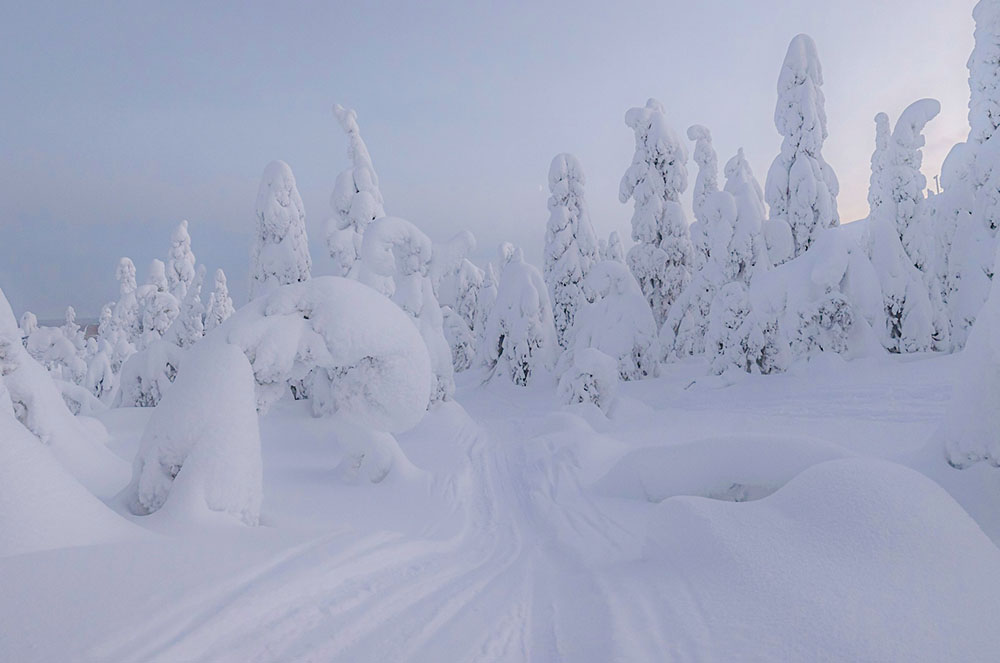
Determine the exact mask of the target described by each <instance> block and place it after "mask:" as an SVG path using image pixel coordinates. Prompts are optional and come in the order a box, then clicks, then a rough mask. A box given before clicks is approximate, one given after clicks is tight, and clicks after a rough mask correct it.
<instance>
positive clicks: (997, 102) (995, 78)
mask: <svg viewBox="0 0 1000 663" xmlns="http://www.w3.org/2000/svg"><path fill="white" fill-rule="evenodd" d="M972 18H973V19H975V21H976V29H975V32H974V33H973V38H974V39H975V46H974V47H973V49H972V54H971V55H970V56H969V61H968V63H967V65H966V66H967V67H968V68H969V92H970V94H969V127H970V129H971V130H970V132H969V141H970V142H972V143H976V144H980V145H982V144H983V143H985V142H987V141H988V140H990V139H991V138H992V137H993V135H994V134H995V133H996V132H997V128H998V127H1000V66H998V63H1000V5H998V4H997V3H996V2H995V0H980V1H979V2H978V3H976V6H975V7H974V8H973V10H972Z"/></svg>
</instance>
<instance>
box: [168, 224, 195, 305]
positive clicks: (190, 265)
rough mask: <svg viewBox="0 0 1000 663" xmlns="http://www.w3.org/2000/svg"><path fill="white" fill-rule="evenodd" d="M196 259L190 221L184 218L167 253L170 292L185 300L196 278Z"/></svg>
mask: <svg viewBox="0 0 1000 663" xmlns="http://www.w3.org/2000/svg"><path fill="white" fill-rule="evenodd" d="M194 265H195V259H194V253H192V252H191V235H190V234H188V222H187V220H186V219H185V220H183V221H181V222H180V224H179V225H178V226H177V228H175V229H174V233H173V235H171V236H170V251H169V253H168V255H167V286H168V288H169V290H170V294H172V295H173V296H174V297H176V298H177V299H178V301H183V300H184V297H185V296H186V295H187V291H188V288H189V287H190V286H191V283H192V282H193V281H194V278H195V269H194Z"/></svg>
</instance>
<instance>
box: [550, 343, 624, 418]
mask: <svg viewBox="0 0 1000 663" xmlns="http://www.w3.org/2000/svg"><path fill="white" fill-rule="evenodd" d="M617 392H618V363H617V362H616V361H615V360H614V358H613V357H609V356H608V355H606V354H604V353H603V352H601V351H600V350H595V349H594V348H584V349H583V350H581V351H579V352H577V353H575V354H574V356H573V363H572V364H571V365H570V366H569V368H568V369H567V370H566V371H565V372H564V373H563V374H562V377H561V378H559V397H560V398H561V399H562V401H563V402H564V403H566V404H567V405H573V404H576V403H593V404H594V405H596V406H597V407H598V408H600V409H601V411H602V412H604V413H605V414H607V413H608V412H609V411H610V410H611V406H612V405H613V404H614V401H615V396H616V395H617Z"/></svg>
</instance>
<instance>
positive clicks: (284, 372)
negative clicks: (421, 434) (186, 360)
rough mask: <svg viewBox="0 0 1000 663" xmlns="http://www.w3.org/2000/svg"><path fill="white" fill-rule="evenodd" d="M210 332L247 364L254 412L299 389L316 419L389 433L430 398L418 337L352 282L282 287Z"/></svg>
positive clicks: (393, 309) (389, 307) (419, 413)
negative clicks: (329, 417)
mask: <svg viewBox="0 0 1000 663" xmlns="http://www.w3.org/2000/svg"><path fill="white" fill-rule="evenodd" d="M213 333H214V334H217V335H219V336H222V337H223V338H225V339H226V340H228V342H229V343H232V344H233V345H236V346H238V347H240V348H241V349H242V350H243V352H244V354H245V355H246V356H247V358H248V359H249V360H250V364H251V365H252V366H253V373H254V377H255V379H256V381H257V406H258V409H259V410H261V411H262V412H263V411H266V410H267V409H268V408H269V407H270V406H271V405H273V404H274V403H275V402H277V401H278V400H279V399H280V398H282V397H283V396H284V395H285V394H287V393H289V391H290V388H291V386H292V385H302V384H305V385H306V392H307V394H308V396H309V398H310V399H311V401H312V403H311V404H312V408H313V412H314V414H316V415H317V416H320V415H329V414H333V413H336V414H337V415H338V416H341V417H349V418H351V419H352V420H354V421H355V423H357V424H358V425H362V426H366V427H369V428H373V429H375V430H380V431H384V432H390V433H396V432H401V431H404V430H407V429H409V428H411V427H413V426H414V425H416V423H417V422H418V421H420V419H421V418H422V417H423V415H424V412H425V411H426V408H427V404H428V402H429V400H430V385H431V381H432V373H431V360H430V357H429V355H428V352H427V346H426V345H425V344H424V341H423V339H422V338H421V336H420V332H419V331H417V328H416V327H415V326H414V325H413V323H412V322H411V320H410V318H409V317H408V316H407V315H406V313H405V312H403V310H402V309H400V308H399V307H398V306H396V305H395V304H393V303H392V302H391V301H389V300H388V299H387V298H385V297H384V296H382V295H381V294H379V293H378V292H376V291H375V290H373V289H371V288H369V287H368V286H366V285H363V284H361V283H359V282H357V281H354V280H350V279H345V278H340V277H336V276H323V277H317V278H314V279H310V280H309V281H305V282H303V283H294V284H291V285H286V286H282V287H280V288H277V289H275V290H274V291H272V292H270V293H269V294H267V295H266V296H264V297H259V298H257V299H255V300H253V301H252V302H250V303H249V304H247V305H246V306H244V307H243V308H241V309H240V310H239V311H237V312H236V313H234V314H233V315H232V316H231V317H230V318H229V319H228V320H226V322H225V323H223V325H222V326H221V327H218V328H217V330H216V331H215V332H213Z"/></svg>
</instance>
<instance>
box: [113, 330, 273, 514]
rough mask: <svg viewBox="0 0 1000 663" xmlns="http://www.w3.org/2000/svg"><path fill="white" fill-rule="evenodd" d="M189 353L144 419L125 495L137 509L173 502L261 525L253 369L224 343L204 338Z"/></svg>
mask: <svg viewBox="0 0 1000 663" xmlns="http://www.w3.org/2000/svg"><path fill="white" fill-rule="evenodd" d="M190 359H191V361H190V362H187V363H186V365H185V368H184V370H182V371H181V372H180V373H179V374H178V376H177V384H176V385H175V386H176V388H175V389H171V390H170V391H169V392H168V393H166V394H165V395H164V397H163V399H162V400H161V401H160V404H159V405H158V406H157V407H156V409H155V410H153V414H152V416H151V417H150V418H149V423H147V424H146V428H145V430H144V431H143V434H142V440H141V441H140V443H139V451H138V453H137V454H136V457H135V461H134V462H133V465H132V481H131V483H130V484H129V486H128V487H127V488H126V489H125V499H126V502H127V504H128V507H129V509H130V510H131V511H132V512H133V513H135V514H137V515H148V514H150V513H153V512H155V511H158V510H159V509H160V508H162V507H163V506H164V505H165V504H168V503H169V504H171V505H176V507H175V511H180V512H181V513H186V512H187V513H190V511H194V512H195V513H197V511H198V510H203V509H208V510H211V511H221V512H224V513H228V514H231V515H233V516H235V517H237V518H239V519H240V520H242V521H243V522H244V523H246V524H247V525H256V524H257V522H258V520H259V518H260V503H261V484H262V471H261V459H260V430H259V427H258V424H257V410H256V400H255V398H254V378H253V371H252V370H251V368H250V364H249V363H248V362H247V359H246V357H245V356H244V355H243V353H242V352H241V351H240V349H239V348H237V347H235V346H232V345H229V344H227V343H221V342H215V343H208V342H206V343H203V344H201V345H200V346H199V347H198V348H196V349H195V350H194V351H193V354H192V355H191V357H190ZM189 510H190V511H189Z"/></svg>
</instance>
